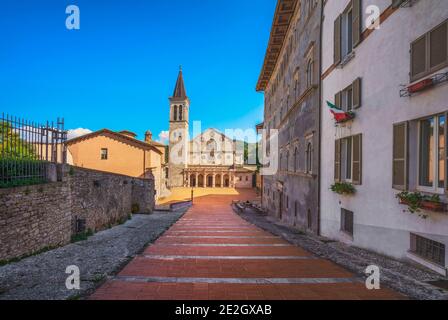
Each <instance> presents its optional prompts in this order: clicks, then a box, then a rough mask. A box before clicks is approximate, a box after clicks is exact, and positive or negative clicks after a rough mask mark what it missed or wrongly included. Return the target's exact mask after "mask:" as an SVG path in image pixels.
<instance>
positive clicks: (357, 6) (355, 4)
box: [352, 0, 362, 48]
mask: <svg viewBox="0 0 448 320" xmlns="http://www.w3.org/2000/svg"><path fill="white" fill-rule="evenodd" d="M352 8H353V9H352V12H353V20H352V24H353V25H352V26H353V28H352V39H353V48H355V47H356V46H357V45H358V44H359V43H360V42H361V27H362V23H361V18H362V13H361V0H352Z"/></svg>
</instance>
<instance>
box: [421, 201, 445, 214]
mask: <svg viewBox="0 0 448 320" xmlns="http://www.w3.org/2000/svg"><path fill="white" fill-rule="evenodd" d="M421 207H422V209H424V210H429V211H435V212H444V211H445V204H444V203H442V202H434V201H427V200H424V201H422V203H421Z"/></svg>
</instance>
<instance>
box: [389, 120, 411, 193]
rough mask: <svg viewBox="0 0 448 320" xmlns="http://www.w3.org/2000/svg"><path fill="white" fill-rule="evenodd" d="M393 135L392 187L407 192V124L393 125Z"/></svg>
mask: <svg viewBox="0 0 448 320" xmlns="http://www.w3.org/2000/svg"><path fill="white" fill-rule="evenodd" d="M393 135H394V137H393V146H392V148H393V152H392V154H393V165H392V167H393V173H392V187H393V188H394V189H397V190H407V184H408V183H407V180H408V168H407V167H408V159H407V158H408V156H407V155H408V123H407V122H403V123H399V124H395V125H394V131H393Z"/></svg>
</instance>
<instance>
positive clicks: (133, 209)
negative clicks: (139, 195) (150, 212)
mask: <svg viewBox="0 0 448 320" xmlns="http://www.w3.org/2000/svg"><path fill="white" fill-rule="evenodd" d="M131 212H132V214H136V213H139V212H140V206H139V204H138V203H134V204H132V207H131Z"/></svg>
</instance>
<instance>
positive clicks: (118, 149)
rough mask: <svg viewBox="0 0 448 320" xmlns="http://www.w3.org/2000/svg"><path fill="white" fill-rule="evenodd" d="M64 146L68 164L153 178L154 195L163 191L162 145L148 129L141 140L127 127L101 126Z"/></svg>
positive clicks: (163, 158)
mask: <svg viewBox="0 0 448 320" xmlns="http://www.w3.org/2000/svg"><path fill="white" fill-rule="evenodd" d="M66 145H67V153H68V155H67V158H68V160H69V164H72V165H74V166H77V167H82V168H88V169H95V170H100V171H106V172H112V173H116V174H122V175H127V176H130V177H137V178H145V177H154V183H155V189H156V190H155V191H156V198H158V197H160V196H161V195H163V194H164V188H165V183H164V176H163V171H162V167H163V165H164V162H165V146H164V145H163V144H160V143H158V142H156V141H154V140H152V134H151V132H150V131H147V132H146V133H145V141H140V140H138V139H136V134H135V133H133V132H131V131H128V130H124V131H120V132H114V131H111V130H108V129H102V130H99V131H95V132H92V133H90V134H87V135H84V136H80V137H77V138H75V139H71V140H68V141H67V142H66Z"/></svg>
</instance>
